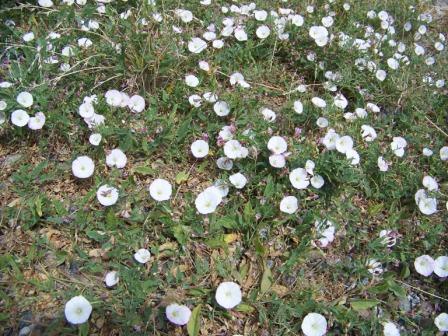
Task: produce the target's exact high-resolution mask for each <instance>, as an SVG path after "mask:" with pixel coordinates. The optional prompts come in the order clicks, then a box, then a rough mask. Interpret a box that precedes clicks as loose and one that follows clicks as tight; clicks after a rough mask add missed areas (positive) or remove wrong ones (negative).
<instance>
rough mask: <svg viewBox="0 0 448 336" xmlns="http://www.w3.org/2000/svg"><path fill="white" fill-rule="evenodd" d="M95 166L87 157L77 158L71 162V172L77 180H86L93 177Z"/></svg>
mask: <svg viewBox="0 0 448 336" xmlns="http://www.w3.org/2000/svg"><path fill="white" fill-rule="evenodd" d="M94 170H95V164H94V163H93V160H92V159H91V158H89V157H88V156H78V157H77V158H76V159H75V160H73V162H72V172H73V175H75V176H76V177H77V178H88V177H90V176H92V175H93V171H94Z"/></svg>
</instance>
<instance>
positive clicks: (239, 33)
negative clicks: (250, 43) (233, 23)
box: [233, 27, 247, 42]
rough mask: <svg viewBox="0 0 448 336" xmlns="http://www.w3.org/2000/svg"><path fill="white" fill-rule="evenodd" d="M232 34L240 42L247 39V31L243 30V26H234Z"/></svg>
mask: <svg viewBox="0 0 448 336" xmlns="http://www.w3.org/2000/svg"><path fill="white" fill-rule="evenodd" d="M233 34H234V35H235V38H236V39H237V40H238V41H240V42H244V41H247V33H246V32H245V30H244V27H237V28H235V30H234V32H233Z"/></svg>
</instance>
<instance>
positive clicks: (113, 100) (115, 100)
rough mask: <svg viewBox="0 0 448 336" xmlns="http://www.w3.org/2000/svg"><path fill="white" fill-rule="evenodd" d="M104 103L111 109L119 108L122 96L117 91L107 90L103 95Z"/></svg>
mask: <svg viewBox="0 0 448 336" xmlns="http://www.w3.org/2000/svg"><path fill="white" fill-rule="evenodd" d="M104 97H105V98H106V103H107V104H108V105H110V106H113V107H119V106H120V105H121V100H122V95H121V92H120V91H118V90H109V91H107V92H106V94H105V95H104Z"/></svg>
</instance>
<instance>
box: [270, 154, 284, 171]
mask: <svg viewBox="0 0 448 336" xmlns="http://www.w3.org/2000/svg"><path fill="white" fill-rule="evenodd" d="M269 164H270V165H271V166H272V167H274V168H283V167H284V166H285V165H286V159H285V156H284V155H283V154H273V155H270V156H269Z"/></svg>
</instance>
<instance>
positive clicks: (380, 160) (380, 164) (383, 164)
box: [377, 156, 389, 172]
mask: <svg viewBox="0 0 448 336" xmlns="http://www.w3.org/2000/svg"><path fill="white" fill-rule="evenodd" d="M377 165H378V168H379V170H380V171H382V172H387V171H388V170H389V164H388V163H387V161H386V160H384V158H383V157H382V156H378V160H377Z"/></svg>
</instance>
